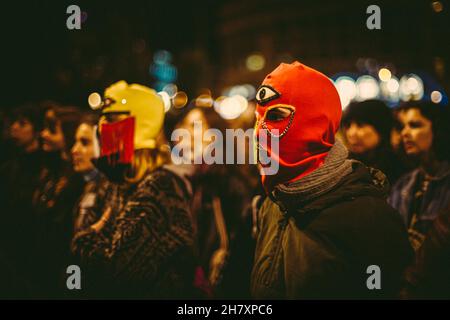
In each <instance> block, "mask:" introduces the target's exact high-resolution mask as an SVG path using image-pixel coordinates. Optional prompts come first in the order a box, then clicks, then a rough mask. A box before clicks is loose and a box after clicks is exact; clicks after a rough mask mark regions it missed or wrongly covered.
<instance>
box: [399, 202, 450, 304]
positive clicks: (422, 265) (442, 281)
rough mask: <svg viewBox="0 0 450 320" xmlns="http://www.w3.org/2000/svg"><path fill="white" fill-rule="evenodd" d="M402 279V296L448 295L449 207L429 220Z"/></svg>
mask: <svg viewBox="0 0 450 320" xmlns="http://www.w3.org/2000/svg"><path fill="white" fill-rule="evenodd" d="M405 280H406V281H405V287H404V288H403V290H402V295H401V296H402V298H404V299H447V300H448V299H450V207H447V209H445V210H443V211H442V212H441V213H440V214H439V215H438V216H437V218H436V219H434V221H433V222H432V225H431V226H430V228H429V230H428V232H427V234H426V236H425V240H424V242H423V244H422V245H421V246H420V248H419V249H418V250H417V253H416V256H415V259H414V262H413V263H412V264H411V266H409V267H408V268H407V269H406V272H405Z"/></svg>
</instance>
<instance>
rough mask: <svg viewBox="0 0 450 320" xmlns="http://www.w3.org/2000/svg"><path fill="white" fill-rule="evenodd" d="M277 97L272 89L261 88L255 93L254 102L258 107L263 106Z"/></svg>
mask: <svg viewBox="0 0 450 320" xmlns="http://www.w3.org/2000/svg"><path fill="white" fill-rule="evenodd" d="M279 96H280V94H279V93H278V92H277V91H276V90H275V89H274V88H272V87H269V86H261V87H260V88H259V89H258V92H257V93H256V101H257V102H258V103H259V104H260V105H264V104H266V103H267V102H269V101H271V100H273V99H276V98H278V97H279Z"/></svg>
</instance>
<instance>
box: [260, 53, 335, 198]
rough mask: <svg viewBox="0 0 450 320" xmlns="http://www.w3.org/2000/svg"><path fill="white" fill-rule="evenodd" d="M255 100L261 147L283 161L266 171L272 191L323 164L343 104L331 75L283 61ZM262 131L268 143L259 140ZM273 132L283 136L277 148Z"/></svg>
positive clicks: (266, 182) (273, 158)
mask: <svg viewBox="0 0 450 320" xmlns="http://www.w3.org/2000/svg"><path fill="white" fill-rule="evenodd" d="M256 100H257V103H258V104H257V107H256V117H257V119H256V124H255V134H256V137H257V141H258V147H259V148H261V149H263V150H264V151H266V152H267V155H268V156H269V157H270V159H271V161H276V162H278V165H279V169H278V172H277V173H276V174H273V175H265V174H264V170H262V173H261V174H262V182H263V185H264V188H265V189H266V191H268V192H270V191H271V190H272V189H273V187H274V186H276V185H277V184H280V183H287V182H292V181H295V180H298V179H300V178H302V177H304V176H306V175H307V174H309V173H311V172H312V171H314V170H316V169H317V168H318V167H320V166H321V165H322V164H323V162H324V159H325V157H326V155H327V154H328V151H329V150H330V148H331V147H332V146H333V144H334V136H335V134H336V131H337V130H338V128H339V123H340V120H341V113H342V107H341V103H340V99H339V95H338V92H337V90H336V88H335V87H334V85H333V83H332V82H331V80H330V79H328V78H327V77H326V76H325V75H323V74H322V73H320V72H318V71H316V70H314V69H312V68H310V67H307V66H305V65H303V64H301V63H300V62H297V61H296V62H294V63H291V64H285V63H282V64H280V66H278V68H276V69H275V70H274V71H272V72H271V73H270V74H269V75H267V76H266V78H265V79H264V81H263V83H262V85H261V87H260V88H259V89H258V91H257V93H256ZM274 130H278V134H276V131H274ZM262 131H265V132H262ZM264 133H266V136H267V139H265V140H267V143H261V141H262V140H263V139H258V135H260V134H264ZM267 133H268V134H267ZM274 136H275V137H278V139H279V147H278V152H277V150H276V149H275V148H272V147H271V140H273V141H275V139H273V137H274ZM264 166H265V165H263V167H264Z"/></svg>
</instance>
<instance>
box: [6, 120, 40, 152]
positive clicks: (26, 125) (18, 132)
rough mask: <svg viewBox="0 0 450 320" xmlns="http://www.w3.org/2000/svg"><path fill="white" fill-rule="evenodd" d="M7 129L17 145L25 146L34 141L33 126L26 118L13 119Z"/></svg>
mask: <svg viewBox="0 0 450 320" xmlns="http://www.w3.org/2000/svg"><path fill="white" fill-rule="evenodd" d="M9 130H10V135H11V138H12V139H13V141H14V143H15V144H16V145H17V146H18V147H22V148H26V147H27V146H29V145H31V144H32V143H33V142H35V141H36V137H35V135H34V127H33V125H32V124H31V122H30V121H29V120H28V119H25V118H22V119H18V120H16V121H14V122H13V123H12V125H11V127H10V129H9Z"/></svg>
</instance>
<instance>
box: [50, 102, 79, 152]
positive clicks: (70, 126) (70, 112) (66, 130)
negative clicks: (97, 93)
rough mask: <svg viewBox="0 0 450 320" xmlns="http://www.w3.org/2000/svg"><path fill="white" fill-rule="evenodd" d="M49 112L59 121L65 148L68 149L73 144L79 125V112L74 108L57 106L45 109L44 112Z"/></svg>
mask: <svg viewBox="0 0 450 320" xmlns="http://www.w3.org/2000/svg"><path fill="white" fill-rule="evenodd" d="M50 110H51V111H53V112H55V115H56V118H57V119H58V120H59V121H61V129H62V132H63V134H64V140H65V144H66V148H70V147H71V146H73V144H74V143H75V133H76V130H77V128H78V126H79V125H80V120H81V112H80V111H79V109H78V108H76V107H72V106H57V105H52V106H50V107H48V108H46V110H45V111H46V112H47V111H50Z"/></svg>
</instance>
